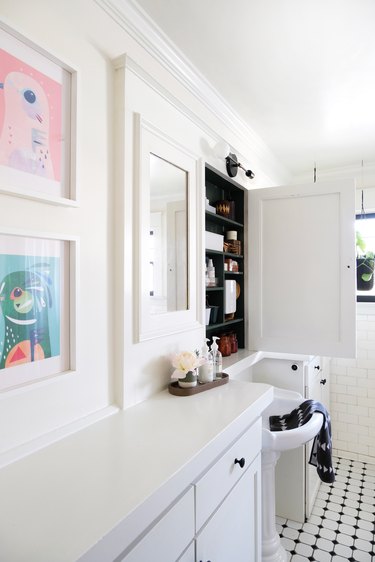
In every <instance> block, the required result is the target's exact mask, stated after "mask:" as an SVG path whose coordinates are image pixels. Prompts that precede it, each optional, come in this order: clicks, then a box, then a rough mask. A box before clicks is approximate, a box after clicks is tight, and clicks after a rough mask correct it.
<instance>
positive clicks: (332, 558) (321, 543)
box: [277, 458, 375, 562]
mask: <svg viewBox="0 0 375 562" xmlns="http://www.w3.org/2000/svg"><path fill="white" fill-rule="evenodd" d="M334 465H335V470H336V481H335V482H334V484H324V483H322V484H321V486H320V490H319V492H318V496H317V499H316V501H315V504H314V508H313V511H312V514H311V516H310V518H309V520H308V521H307V522H306V523H304V524H302V523H296V522H295V521H291V520H290V519H288V520H286V519H282V518H280V517H277V530H278V532H279V534H280V537H281V542H282V544H283V546H284V548H285V549H286V550H287V552H288V560H289V561H291V562H307V561H313V562H375V499H374V497H375V465H372V464H365V463H362V462H359V461H350V460H347V459H342V458H340V459H337V458H336V459H334Z"/></svg>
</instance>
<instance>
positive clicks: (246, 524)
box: [196, 455, 261, 562]
mask: <svg viewBox="0 0 375 562" xmlns="http://www.w3.org/2000/svg"><path fill="white" fill-rule="evenodd" d="M260 474H261V459H260V455H258V457H257V458H256V459H255V460H254V462H253V463H252V464H251V466H250V467H249V468H248V469H247V471H246V472H245V473H244V475H243V476H242V478H241V479H240V480H239V482H238V483H237V484H236V486H235V487H234V488H233V490H232V491H231V492H230V494H229V495H228V496H227V498H226V499H225V500H224V502H223V503H222V504H221V506H220V507H219V509H218V510H217V511H216V512H215V513H214V515H213V516H212V518H211V519H210V520H209V521H208V523H207V525H206V526H205V527H203V530H202V532H201V533H199V535H198V537H197V557H196V559H197V562H208V561H212V562H228V561H229V560H233V561H235V562H260V560H261V535H260V533H261V524H260V521H261V506H260V500H261V477H260Z"/></svg>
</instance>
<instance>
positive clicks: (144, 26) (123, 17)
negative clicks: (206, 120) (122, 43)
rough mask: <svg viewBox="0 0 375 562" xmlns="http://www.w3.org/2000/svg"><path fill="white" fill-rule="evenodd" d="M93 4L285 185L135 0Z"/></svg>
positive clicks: (283, 175) (281, 171)
mask: <svg viewBox="0 0 375 562" xmlns="http://www.w3.org/2000/svg"><path fill="white" fill-rule="evenodd" d="M94 1H95V3H96V4H97V5H98V6H99V7H101V8H102V9H103V10H104V11H105V12H106V13H107V14H108V15H109V16H110V17H111V18H112V19H113V20H114V21H115V22H116V23H117V25H119V26H120V27H122V28H123V29H124V30H125V31H126V32H127V33H128V34H129V35H130V36H131V37H132V38H133V39H134V40H135V41H136V42H137V43H138V44H139V45H140V46H141V47H142V48H143V49H145V51H146V52H147V53H148V54H149V55H151V56H152V57H153V58H154V59H155V60H156V61H157V62H158V63H159V64H161V65H162V66H163V67H164V68H165V69H167V70H168V71H169V72H170V74H171V75H172V76H173V77H174V78H175V79H177V80H178V81H179V82H180V83H181V84H182V85H183V86H184V87H185V88H186V89H187V90H188V91H189V92H190V93H191V94H193V95H194V96H195V98H197V99H198V100H199V101H200V103H201V104H202V105H203V106H205V107H206V108H207V109H208V110H209V111H210V112H211V113H212V114H214V115H215V117H216V118H218V119H219V120H220V121H221V122H222V123H223V125H225V127H226V128H227V129H229V130H230V131H231V132H232V133H233V134H234V135H236V136H237V137H238V138H240V139H241V142H243V143H244V144H245V145H246V146H249V147H250V149H251V151H252V156H255V157H256V158H257V160H258V165H259V167H260V168H262V172H263V173H265V174H266V175H267V176H269V177H271V176H275V177H276V178H277V179H280V180H281V181H284V182H285V181H288V179H289V178H290V172H289V171H288V170H287V169H286V168H285V167H284V166H283V165H282V164H281V163H280V161H279V160H277V158H276V157H275V155H274V154H273V153H272V151H271V150H270V149H269V148H268V146H267V145H266V144H265V142H264V141H263V140H262V139H261V137H259V135H257V134H256V132H255V131H254V130H253V129H252V128H251V127H250V126H249V125H248V124H247V123H246V122H245V121H244V120H243V119H242V118H241V117H240V116H239V115H238V113H237V112H236V111H235V110H234V109H233V108H232V107H231V106H230V105H229V104H228V102H227V101H226V100H225V99H224V98H223V96H222V95H221V94H220V93H219V92H218V91H217V90H216V89H215V88H214V87H213V86H212V84H211V83H210V82H209V81H208V80H207V79H206V78H205V77H204V75H203V74H201V73H200V72H199V70H198V69H197V68H196V67H194V66H193V64H192V63H191V62H190V61H189V60H188V59H187V57H186V56H185V55H184V54H183V53H182V52H181V51H180V50H179V49H178V47H177V46H176V45H175V44H174V43H173V42H172V41H171V40H170V39H169V38H168V36H167V35H166V34H165V33H164V32H163V31H162V30H161V29H160V28H159V27H158V26H157V25H156V23H155V22H154V21H153V20H152V19H151V18H150V17H149V16H148V14H146V12H145V11H144V10H143V9H142V8H141V7H140V6H139V5H138V4H137V3H136V2H135V1H134V0H94ZM233 148H234V149H235V148H236V147H233ZM259 171H261V170H259Z"/></svg>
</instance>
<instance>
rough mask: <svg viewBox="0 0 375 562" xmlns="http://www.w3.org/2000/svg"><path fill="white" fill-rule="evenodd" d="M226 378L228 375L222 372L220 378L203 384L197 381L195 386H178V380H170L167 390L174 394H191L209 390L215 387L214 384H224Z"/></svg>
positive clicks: (226, 380) (227, 378)
mask: <svg viewBox="0 0 375 562" xmlns="http://www.w3.org/2000/svg"><path fill="white" fill-rule="evenodd" d="M228 380H229V375H227V374H225V373H222V378H221V379H215V380H214V381H212V382H205V383H203V384H201V383H199V382H198V384H197V386H192V387H190V388H182V387H181V386H178V381H176V382H171V383H170V385H169V386H168V390H169V392H170V394H174V395H175V396H191V395H192V394H199V392H204V391H205V390H210V388H215V386H221V385H222V384H226V383H227V382H228Z"/></svg>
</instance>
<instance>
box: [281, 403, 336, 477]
mask: <svg viewBox="0 0 375 562" xmlns="http://www.w3.org/2000/svg"><path fill="white" fill-rule="evenodd" d="M314 412H320V413H321V414H323V417H324V421H323V425H322V427H321V429H320V431H319V433H318V435H316V436H315V438H314V443H313V446H312V449H311V455H310V460H309V463H310V464H312V465H313V466H316V470H317V472H318V475H319V478H320V479H321V480H322V481H323V482H327V483H328V484H331V483H332V482H334V481H335V472H334V470H333V466H332V437H331V418H330V417H329V413H328V412H327V410H326V408H325V407H324V406H323V404H321V403H320V402H315V400H305V402H302V404H300V405H299V406H298V408H296V409H295V410H293V411H292V412H290V414H285V415H284V416H270V429H271V431H285V430H287V429H295V428H296V427H300V426H301V425H304V424H305V423H307V422H308V421H309V420H310V419H311V416H312V415H313V413H314Z"/></svg>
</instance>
